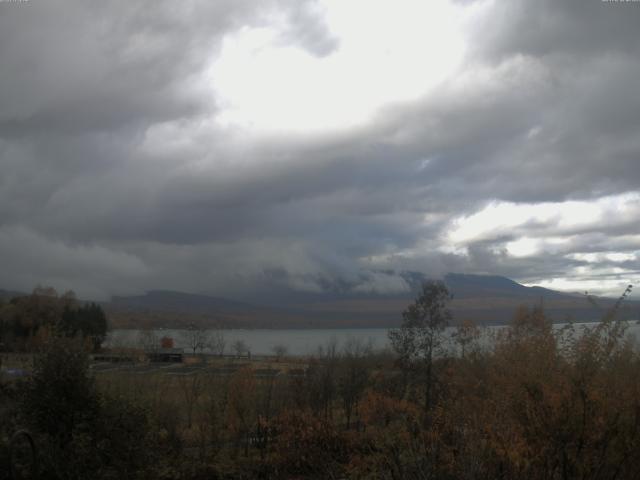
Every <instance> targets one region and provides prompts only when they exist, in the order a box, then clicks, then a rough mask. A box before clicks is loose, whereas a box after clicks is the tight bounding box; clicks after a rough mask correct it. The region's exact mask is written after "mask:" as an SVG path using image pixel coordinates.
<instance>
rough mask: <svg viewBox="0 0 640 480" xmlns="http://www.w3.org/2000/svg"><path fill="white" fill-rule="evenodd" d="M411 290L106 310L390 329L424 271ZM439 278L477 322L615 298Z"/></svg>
mask: <svg viewBox="0 0 640 480" xmlns="http://www.w3.org/2000/svg"><path fill="white" fill-rule="evenodd" d="M405 278H406V279H408V282H407V283H408V285H409V286H410V290H409V291H407V292H403V293H395V294H386V295H383V294H375V293H371V292H369V293H359V294H354V293H349V292H335V291H330V292H327V293H323V294H300V295H295V296H292V297H289V298H286V299H281V298H278V301H277V302H274V301H271V302H264V301H263V302H260V303H258V302H253V301H251V300H249V301H234V300H229V299H224V298H217V297H213V296H208V295H196V294H189V293H180V292H174V291H150V292H147V293H146V294H144V295H139V296H127V297H114V298H113V299H112V300H111V302H109V303H107V304H105V308H106V310H107V312H108V314H109V317H110V318H111V320H112V324H113V325H114V327H125V328H128V327H139V326H141V325H148V326H164V327H180V326H185V325H187V324H190V323H194V324H204V325H211V324H218V325H222V326H225V327H235V328H341V327H345V328H347V327H349V328H359V327H394V326H398V325H399V324H400V323H401V321H402V311H403V310H405V309H406V307H407V306H408V305H409V304H410V303H411V302H412V301H413V300H414V299H415V297H416V295H417V292H418V289H419V286H420V283H421V282H422V281H424V280H425V278H424V277H423V276H421V274H416V273H407V274H405ZM444 281H445V283H446V285H447V287H448V288H449V290H450V292H451V293H452V295H453V298H452V301H451V303H450V307H451V310H452V312H453V315H454V319H456V320H462V319H472V320H473V321H475V322H476V323H478V324H504V323H507V322H509V321H510V320H511V318H512V317H513V315H514V312H515V311H516V309H517V308H518V307H519V306H521V305H527V306H532V305H541V306H542V307H543V308H544V309H545V312H546V313H547V315H548V316H549V317H550V318H551V319H552V320H553V321H555V322H563V321H567V320H569V319H572V320H575V321H594V320H598V319H599V318H601V317H602V315H603V313H604V311H605V310H606V309H607V308H610V307H611V306H613V304H614V303H615V301H616V299H612V298H604V297H600V298H598V299H597V303H598V305H599V306H600V307H601V308H600V309H598V308H597V307H595V306H594V305H593V304H592V303H591V302H589V301H588V300H587V298H586V297H585V296H584V295H580V294H576V293H564V292H558V291H554V290H549V289H546V288H542V287H536V286H534V287H527V286H524V285H521V284H519V283H517V282H515V281H513V280H511V279H509V278H506V277H501V276H495V275H468V274H453V273H452V274H448V275H446V276H445V277H444ZM639 312H640V302H635V301H627V302H625V304H624V308H622V309H621V311H620V315H621V316H622V317H625V318H638V317H639V316H640V315H639Z"/></svg>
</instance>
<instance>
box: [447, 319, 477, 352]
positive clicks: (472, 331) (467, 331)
mask: <svg viewBox="0 0 640 480" xmlns="http://www.w3.org/2000/svg"><path fill="white" fill-rule="evenodd" d="M451 337H452V338H453V340H454V341H455V342H456V343H457V344H458V345H459V346H460V356H461V357H462V358H464V357H465V354H466V353H467V350H468V348H469V347H472V346H474V343H475V342H477V341H478V338H480V330H479V329H478V327H477V326H476V324H475V322H474V321H473V320H463V321H462V322H460V323H458V325H456V329H455V331H454V332H453V333H452V334H451Z"/></svg>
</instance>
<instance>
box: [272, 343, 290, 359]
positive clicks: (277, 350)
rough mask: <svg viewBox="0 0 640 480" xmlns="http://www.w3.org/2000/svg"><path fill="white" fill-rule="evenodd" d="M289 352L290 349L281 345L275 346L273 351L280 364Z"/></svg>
mask: <svg viewBox="0 0 640 480" xmlns="http://www.w3.org/2000/svg"><path fill="white" fill-rule="evenodd" d="M288 350H289V349H288V348H287V346H286V345H283V344H281V343H279V344H277V345H274V346H273V348H272V349H271V351H272V352H273V354H274V355H275V356H276V359H277V361H278V362H279V361H280V360H282V358H283V357H285V356H286V355H287V352H288Z"/></svg>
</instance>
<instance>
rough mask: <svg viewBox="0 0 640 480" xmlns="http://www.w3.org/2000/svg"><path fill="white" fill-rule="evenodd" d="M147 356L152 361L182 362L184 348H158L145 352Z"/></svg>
mask: <svg viewBox="0 0 640 480" xmlns="http://www.w3.org/2000/svg"><path fill="white" fill-rule="evenodd" d="M146 355H147V358H148V359H149V361H150V362H154V363H182V361H183V360H184V349H182V348H158V349H157V350H152V351H148V352H146Z"/></svg>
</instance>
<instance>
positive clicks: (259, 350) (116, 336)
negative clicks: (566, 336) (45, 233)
mask: <svg viewBox="0 0 640 480" xmlns="http://www.w3.org/2000/svg"><path fill="white" fill-rule="evenodd" d="M575 325H576V326H577V327H578V328H580V327H584V326H593V325H595V324H593V323H576V324H575ZM562 326H563V325H562V324H557V325H555V326H554V327H555V328H557V329H559V328H562ZM501 328H504V327H503V326H490V327H486V329H484V330H485V332H484V337H485V338H484V339H482V340H481V341H482V343H484V344H488V342H490V340H489V339H490V336H491V333H492V332H495V331H497V330H499V329H501ZM388 331H389V329H387V328H326V329H282V330H276V329H247V330H245V329H226V330H223V333H224V338H225V341H226V350H225V353H233V349H232V345H233V343H234V342H236V341H238V340H242V341H243V342H244V343H245V344H246V345H247V347H248V348H249V350H250V351H251V353H252V354H253V355H272V354H273V348H274V347H275V346H276V345H284V346H286V348H287V352H288V354H289V355H310V354H313V353H316V352H317V351H318V347H320V346H326V345H327V344H329V343H330V342H336V343H337V346H338V349H340V347H341V346H342V345H344V344H345V342H347V341H348V340H349V339H350V338H354V339H360V340H362V341H365V342H371V344H372V346H373V348H374V349H376V350H382V349H385V348H387V347H389V338H388V337H387V333H388ZM452 332H453V329H448V333H449V334H450V333H452ZM140 333H141V331H140V330H112V331H111V332H109V336H108V337H107V340H106V341H105V346H106V347H108V346H122V347H137V346H139V345H140V343H139V338H140ZM154 334H155V335H156V336H157V338H158V339H159V338H161V337H164V336H167V337H171V338H173V340H174V346H175V347H178V348H185V351H187V350H188V348H187V343H186V338H187V330H176V329H158V330H155V331H154ZM628 334H630V335H634V336H635V337H636V338H640V325H639V324H638V322H637V321H635V320H634V321H630V322H629V329H628ZM206 351H207V350H206V349H205V352H206Z"/></svg>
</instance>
